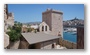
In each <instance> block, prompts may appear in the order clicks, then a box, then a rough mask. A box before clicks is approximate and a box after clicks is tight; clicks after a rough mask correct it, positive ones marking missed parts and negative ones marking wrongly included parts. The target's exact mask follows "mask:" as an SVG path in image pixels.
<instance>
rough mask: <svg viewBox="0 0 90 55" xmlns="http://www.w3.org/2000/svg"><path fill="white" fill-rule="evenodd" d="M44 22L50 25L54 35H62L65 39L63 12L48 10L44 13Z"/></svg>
mask: <svg viewBox="0 0 90 55" xmlns="http://www.w3.org/2000/svg"><path fill="white" fill-rule="evenodd" d="M42 21H43V22H46V23H47V24H48V25H49V28H50V31H51V33H52V34H53V35H58V34H60V35H61V36H62V37H63V12H61V11H56V10H52V9H47V10H46V11H45V12H43V13H42Z"/></svg>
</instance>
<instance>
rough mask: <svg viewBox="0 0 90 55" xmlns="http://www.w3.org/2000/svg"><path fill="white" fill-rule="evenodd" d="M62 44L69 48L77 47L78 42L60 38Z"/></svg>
mask: <svg viewBox="0 0 90 55" xmlns="http://www.w3.org/2000/svg"><path fill="white" fill-rule="evenodd" d="M60 45H61V46H64V47H66V48H68V49H77V44H76V43H73V42H70V41H67V40H63V39H62V38H60Z"/></svg>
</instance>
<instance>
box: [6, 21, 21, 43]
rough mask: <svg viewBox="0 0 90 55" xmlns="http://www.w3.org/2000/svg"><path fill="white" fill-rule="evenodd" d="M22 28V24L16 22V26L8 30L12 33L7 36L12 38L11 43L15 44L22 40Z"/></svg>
mask: <svg viewBox="0 0 90 55" xmlns="http://www.w3.org/2000/svg"><path fill="white" fill-rule="evenodd" d="M21 27H22V24H21V23H20V22H17V21H15V24H14V26H13V27H9V28H8V29H9V30H10V31H8V32H7V34H8V35H9V36H10V41H12V42H14V41H17V40H19V39H20V37H21Z"/></svg>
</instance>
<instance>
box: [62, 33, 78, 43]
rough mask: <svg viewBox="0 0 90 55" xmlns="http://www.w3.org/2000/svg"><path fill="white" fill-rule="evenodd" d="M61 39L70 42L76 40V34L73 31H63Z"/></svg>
mask: <svg viewBox="0 0 90 55" xmlns="http://www.w3.org/2000/svg"><path fill="white" fill-rule="evenodd" d="M63 39H64V40H68V41H70V42H74V43H76V42H77V34H76V33H73V32H63Z"/></svg>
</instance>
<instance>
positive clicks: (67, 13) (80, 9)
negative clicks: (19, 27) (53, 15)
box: [8, 4, 84, 23]
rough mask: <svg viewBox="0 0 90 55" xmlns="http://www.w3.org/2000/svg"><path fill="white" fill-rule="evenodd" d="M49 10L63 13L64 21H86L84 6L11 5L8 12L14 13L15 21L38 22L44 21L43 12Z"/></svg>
mask: <svg viewBox="0 0 90 55" xmlns="http://www.w3.org/2000/svg"><path fill="white" fill-rule="evenodd" d="M47 8H52V9H54V10H59V11H62V12H63V20H70V19H73V18H75V17H77V18H79V19H84V5H83V4H9V5H8V11H9V12H13V13H14V19H15V21H19V22H23V23H25V22H36V21H40V22H41V21H42V12H44V11H46V9H47Z"/></svg>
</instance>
